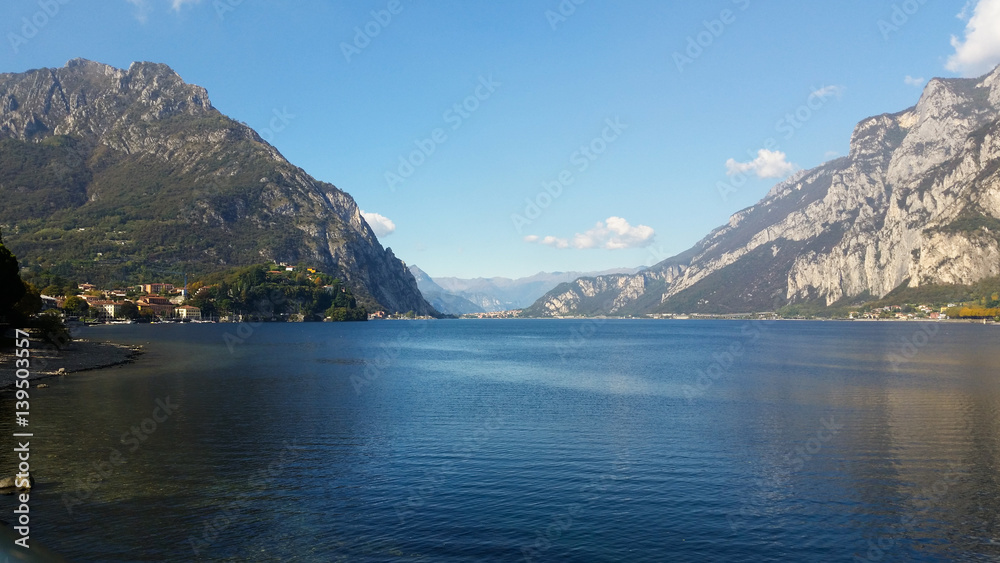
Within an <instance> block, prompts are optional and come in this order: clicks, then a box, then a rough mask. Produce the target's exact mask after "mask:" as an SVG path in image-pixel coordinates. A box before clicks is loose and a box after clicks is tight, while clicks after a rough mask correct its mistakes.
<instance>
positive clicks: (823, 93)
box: [809, 86, 847, 100]
mask: <svg viewBox="0 0 1000 563" xmlns="http://www.w3.org/2000/svg"><path fill="white" fill-rule="evenodd" d="M844 90H847V88H844V87H843V86H824V87H822V88H820V89H818V90H813V92H812V93H810V94H809V96H810V97H816V98H819V99H821V100H825V99H827V98H829V97H830V96H835V97H837V98H839V97H841V96H843V95H844Z"/></svg>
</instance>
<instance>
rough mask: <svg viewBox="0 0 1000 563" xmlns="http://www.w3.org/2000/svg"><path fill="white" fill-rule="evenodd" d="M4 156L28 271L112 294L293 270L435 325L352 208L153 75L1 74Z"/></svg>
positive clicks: (6, 217)
mask: <svg viewBox="0 0 1000 563" xmlns="http://www.w3.org/2000/svg"><path fill="white" fill-rule="evenodd" d="M0 143H2V145H3V149H4V150H3V153H4V155H5V157H4V156H0V159H3V162H2V165H3V166H2V167H0V196H2V198H3V201H4V202H5V203H4V205H3V206H2V207H0V225H2V226H3V228H4V234H5V236H6V238H7V240H8V243H9V245H10V246H11V248H13V249H15V251H16V252H17V254H18V255H19V256H21V257H22V261H23V263H24V267H25V268H26V269H28V270H29V271H30V270H32V269H38V268H45V269H48V270H50V271H54V272H56V273H60V274H63V275H67V276H72V277H76V276H80V275H83V276H85V277H87V278H89V279H91V280H92V281H112V280H119V281H120V280H125V279H135V278H136V277H145V278H147V279H148V278H149V277H150V276H153V275H155V272H156V271H176V270H178V269H184V270H185V271H186V272H190V273H193V274H200V273H209V272H212V271H217V270H221V269H226V268H232V267H237V266H246V265H249V264H253V263H261V262H266V261H273V262H287V263H293V264H294V263H300V262H301V263H307V264H310V265H314V266H317V267H321V268H323V269H324V270H325V271H328V272H329V273H331V274H333V275H335V276H339V277H341V278H343V279H344V281H345V283H347V284H348V285H349V286H350V287H351V289H352V291H354V293H355V295H356V296H357V297H358V300H359V302H360V303H362V304H364V305H365V306H367V307H369V308H384V309H388V310H389V311H409V310H413V311H415V312H417V313H419V314H433V313H436V312H435V311H434V310H433V308H432V307H431V306H430V304H428V303H427V302H426V301H425V300H424V299H423V297H422V296H421V295H420V292H419V290H418V289H417V284H416V280H414V279H413V276H412V275H411V274H410V273H409V270H408V269H407V268H406V266H405V264H403V263H402V262H401V261H400V260H399V259H397V258H396V257H395V255H394V254H393V252H392V249H390V248H383V247H382V245H381V244H380V242H379V241H378V239H377V237H376V236H375V234H374V233H373V232H372V231H371V228H370V227H369V226H368V224H367V223H366V222H365V220H364V218H363V217H362V216H361V212H360V209H359V208H358V206H357V204H356V203H355V201H354V199H353V198H352V197H351V196H350V195H348V194H347V193H346V192H344V191H342V190H340V189H338V188H337V187H336V186H334V185H332V184H328V183H325V182H320V181H318V180H316V179H314V178H312V177H311V176H309V175H308V174H307V173H306V172H305V171H304V170H302V169H301V168H299V167H297V166H294V165H293V164H291V163H290V162H288V160H286V159H285V158H284V157H283V156H282V155H281V153H280V152H279V151H278V150H277V149H276V148H274V147H273V146H271V145H270V144H268V143H267V142H266V141H264V140H263V139H262V138H261V136H260V135H259V134H258V133H257V132H256V131H254V130H253V129H251V128H250V127H248V126H246V125H245V124H243V123H241V122H238V121H236V120H233V119H232V118H229V117H227V116H225V115H223V114H222V113H221V112H219V111H218V110H217V109H215V108H214V107H213V106H212V104H211V101H210V99H209V96H208V92H207V90H205V89H204V88H202V87H201V86H197V85H193V84H187V83H185V82H184V81H183V79H181V77H180V76H179V75H178V74H177V73H176V72H174V71H173V69H171V68H170V67H169V66H167V65H165V64H162V63H149V62H134V63H132V64H131V65H130V66H129V68H128V69H118V68H114V67H112V66H109V65H105V64H102V63H97V62H93V61H88V60H86V59H73V60H71V61H69V62H68V63H67V64H66V66H65V67H62V68H55V69H53V68H46V69H35V70H29V71H26V72H22V73H5V74H0Z"/></svg>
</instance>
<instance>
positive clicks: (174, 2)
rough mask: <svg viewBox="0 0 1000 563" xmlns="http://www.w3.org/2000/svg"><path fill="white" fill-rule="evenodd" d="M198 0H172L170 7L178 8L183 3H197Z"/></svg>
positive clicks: (199, 0)
mask: <svg viewBox="0 0 1000 563" xmlns="http://www.w3.org/2000/svg"><path fill="white" fill-rule="evenodd" d="M199 2H201V0H172V2H171V7H173V9H174V10H180V9H181V8H182V7H183V6H184V4H197V3H199Z"/></svg>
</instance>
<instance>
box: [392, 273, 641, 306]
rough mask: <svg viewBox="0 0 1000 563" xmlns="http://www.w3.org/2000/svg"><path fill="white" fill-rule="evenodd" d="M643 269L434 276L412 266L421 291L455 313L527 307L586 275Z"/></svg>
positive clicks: (434, 301)
mask: <svg viewBox="0 0 1000 563" xmlns="http://www.w3.org/2000/svg"><path fill="white" fill-rule="evenodd" d="M638 271H639V268H617V269H613V270H605V271H603V272H590V273H586V272H552V273H549V272H540V273H537V274H535V275H533V276H529V277H526V278H518V279H511V278H501V277H496V278H474V279H463V278H450V277H442V278H434V279H431V277H430V276H428V275H427V274H426V273H425V272H424V271H423V270H421V269H420V268H418V267H416V266H410V272H412V273H413V275H414V277H415V278H416V279H417V285H418V286H419V287H420V291H421V293H423V295H424V297H425V298H427V300H428V301H430V302H431V304H433V305H434V306H435V307H436V308H437V309H438V310H439V311H442V312H446V313H450V314H453V315H461V314H465V313H483V312H493V311H509V310H512V309H523V308H524V307H527V306H529V305H531V304H532V303H534V302H535V301H536V300H537V299H538V298H539V297H541V296H543V295H545V293H546V292H547V291H549V290H550V289H552V288H554V287H556V286H557V285H559V284H561V283H565V282H569V281H572V280H575V279H577V278H579V277H582V276H600V275H608V274H634V273H636V272H638Z"/></svg>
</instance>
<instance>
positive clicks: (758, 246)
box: [526, 68, 1000, 316]
mask: <svg viewBox="0 0 1000 563" xmlns="http://www.w3.org/2000/svg"><path fill="white" fill-rule="evenodd" d="M998 275H1000V68H997V69H995V70H994V71H993V72H992V73H990V74H988V75H986V76H984V77H982V78H979V79H934V80H931V81H930V82H929V83H928V84H927V86H926V88H925V89H924V92H923V95H922V96H921V98H920V101H919V102H918V103H917V105H916V106H914V107H911V108H909V109H906V110H904V111H901V112H898V113H892V114H882V115H879V116H876V117H871V118H868V119H865V120H864V121H862V122H861V123H859V124H858V126H857V127H856V128H855V130H854V135H853V137H852V139H851V149H850V154H849V155H848V156H846V157H843V158H839V159H837V160H833V161H831V162H828V163H826V164H823V165H822V166H819V167H817V168H814V169H812V170H808V171H804V172H800V173H797V174H795V175H793V176H792V177H791V178H789V179H788V180H786V181H784V182H782V183H780V184H778V185H776V186H775V187H774V188H773V189H771V191H770V192H769V193H768V194H767V196H766V197H764V199H762V200H761V201H760V202H759V203H757V204H756V205H754V206H752V207H749V208H747V209H744V210H742V211H740V212H738V213H736V214H735V215H733V216H732V217H731V218H730V220H729V223H728V224H726V225H723V226H721V227H719V228H717V229H715V230H714V231H712V232H711V233H710V234H709V235H708V236H707V237H705V238H704V239H702V240H701V241H700V242H698V243H697V244H696V245H695V246H694V247H693V248H691V249H689V250H687V251H685V252H683V253H681V254H679V255H677V256H674V257H672V258H669V259H667V260H664V261H663V262H661V263H659V264H657V265H655V266H652V267H651V268H649V269H647V270H644V271H642V272H639V273H636V274H616V275H603V276H588V277H583V278H580V279H577V280H574V281H572V282H568V283H564V284H561V285H559V286H558V287H556V288H554V289H553V290H552V291H550V292H548V293H547V294H546V295H545V296H544V297H542V298H541V299H539V300H538V301H537V302H536V303H535V304H534V305H532V306H531V307H530V308H529V309H528V310H527V311H526V312H527V313H528V314H531V315H536V316H558V315H601V314H607V315H629V314H643V313H739V312H753V311H773V310H776V309H778V308H780V307H782V306H784V305H788V304H791V303H811V304H818V305H825V306H829V305H835V304H838V303H840V304H845V303H847V304H849V303H851V302H854V301H858V300H865V299H871V298H878V297H882V296H885V295H886V294H888V293H889V292H891V291H893V289H895V288H899V287H910V288H913V287H917V286H924V285H928V284H972V283H974V282H977V281H979V280H982V279H985V278H990V277H994V276H998Z"/></svg>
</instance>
